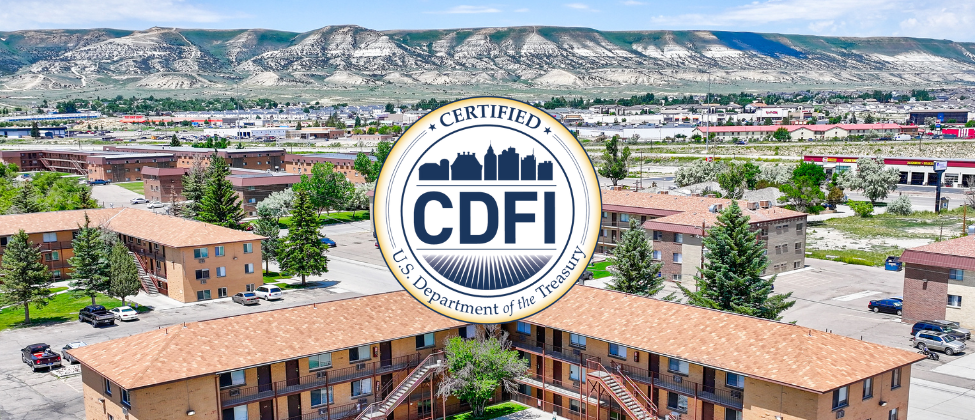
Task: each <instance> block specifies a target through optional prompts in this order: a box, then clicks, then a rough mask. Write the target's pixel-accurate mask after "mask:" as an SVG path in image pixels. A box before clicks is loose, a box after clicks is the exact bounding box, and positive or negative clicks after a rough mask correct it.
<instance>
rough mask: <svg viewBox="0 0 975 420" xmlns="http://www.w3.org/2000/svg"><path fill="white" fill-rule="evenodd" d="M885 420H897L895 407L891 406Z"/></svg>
mask: <svg viewBox="0 0 975 420" xmlns="http://www.w3.org/2000/svg"><path fill="white" fill-rule="evenodd" d="M887 420H897V409H896V408H891V409H890V413H888V414H887Z"/></svg>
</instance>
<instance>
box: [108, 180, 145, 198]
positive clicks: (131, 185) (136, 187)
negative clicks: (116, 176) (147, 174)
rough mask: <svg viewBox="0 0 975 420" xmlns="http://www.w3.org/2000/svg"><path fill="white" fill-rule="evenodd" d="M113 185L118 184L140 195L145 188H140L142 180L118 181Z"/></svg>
mask: <svg viewBox="0 0 975 420" xmlns="http://www.w3.org/2000/svg"><path fill="white" fill-rule="evenodd" d="M115 185H118V186H120V187H122V188H125V189H127V190H129V191H132V192H134V193H136V194H139V195H142V194H143V193H144V192H145V190H144V189H143V188H142V186H143V182H142V181H135V182H118V183H116V184H115Z"/></svg>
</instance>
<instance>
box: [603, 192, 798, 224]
mask: <svg viewBox="0 0 975 420" xmlns="http://www.w3.org/2000/svg"><path fill="white" fill-rule="evenodd" d="M602 196H603V207H609V206H619V207H629V208H644V209H654V210H663V211H666V212H679V213H676V214H670V215H666V216H664V217H661V218H659V219H654V220H656V221H658V222H662V223H671V224H679V225H686V226H697V227H700V226H701V222H702V221H704V222H706V223H707V225H708V226H711V225H713V224H714V221H716V220H717V214H716V213H711V212H710V211H709V209H710V207H711V206H712V205H714V204H720V205H721V206H722V207H725V208H727V207H728V206H730V205H731V200H729V199H726V198H711V197H689V196H682V195H671V194H650V193H641V192H636V191H625V190H624V191H613V190H602ZM738 206H739V207H741V210H742V213H744V214H745V215H747V216H748V217H749V218H750V219H751V222H752V223H761V222H768V221H774V220H783V219H791V218H795V217H805V216H806V214H805V213H801V212H798V211H794V210H789V209H784V208H780V207H772V208H768V209H758V210H749V209H748V202H747V201H744V200H738ZM650 213H653V212H650ZM658 213H660V212H658ZM660 214H661V215H663V214H664V213H660Z"/></svg>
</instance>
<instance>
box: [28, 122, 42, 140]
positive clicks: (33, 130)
mask: <svg viewBox="0 0 975 420" xmlns="http://www.w3.org/2000/svg"><path fill="white" fill-rule="evenodd" d="M30 136H31V137H33V138H35V139H36V138H38V137H40V136H41V130H40V128H38V127H37V123H36V122H35V123H31V124H30Z"/></svg>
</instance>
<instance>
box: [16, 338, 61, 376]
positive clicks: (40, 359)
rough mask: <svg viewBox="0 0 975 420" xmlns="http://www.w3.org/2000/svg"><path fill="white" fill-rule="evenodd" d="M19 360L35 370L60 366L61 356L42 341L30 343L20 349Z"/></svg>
mask: <svg viewBox="0 0 975 420" xmlns="http://www.w3.org/2000/svg"><path fill="white" fill-rule="evenodd" d="M20 360H21V361H23V362H24V363H26V364H27V366H30V367H31V369H33V370H34V371H37V369H38V368H52V367H54V366H61V356H59V355H58V354H57V353H55V352H54V351H52V350H51V346H49V345H47V344H44V343H37V344H31V345H29V346H27V347H24V348H23V349H21V350H20Z"/></svg>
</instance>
